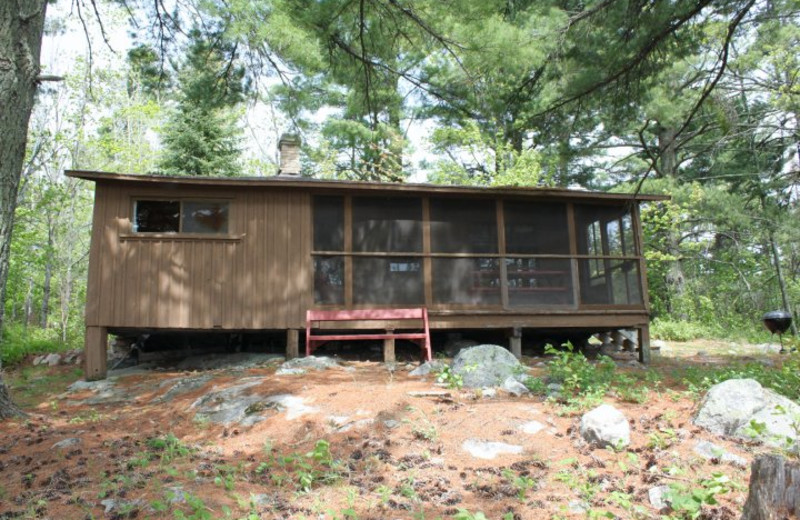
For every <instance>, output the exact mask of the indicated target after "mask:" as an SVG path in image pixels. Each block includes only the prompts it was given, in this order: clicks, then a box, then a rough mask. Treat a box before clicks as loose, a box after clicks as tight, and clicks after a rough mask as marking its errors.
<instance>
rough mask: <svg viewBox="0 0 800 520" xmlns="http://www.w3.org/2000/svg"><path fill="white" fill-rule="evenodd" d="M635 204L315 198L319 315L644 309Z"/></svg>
mask: <svg viewBox="0 0 800 520" xmlns="http://www.w3.org/2000/svg"><path fill="white" fill-rule="evenodd" d="M635 208H636V205H635V204H625V203H624V202H621V201H614V203H610V204H609V203H594V202H583V201H581V202H573V201H553V199H547V200H542V199H534V198H526V199H522V198H513V197H492V198H488V197H473V198H465V197H455V196H434V195H430V196H427V195H423V196H419V195H417V196H407V195H394V194H392V196H376V195H353V194H343V195H316V196H314V197H313V200H312V209H313V247H312V257H313V271H314V282H313V285H314V305H315V307H318V308H360V307H384V306H417V305H419V306H421V305H424V306H426V307H428V308H429V309H432V310H437V309H439V310H464V311H465V312H466V311H470V310H473V311H487V312H492V313H504V312H515V313H519V312H530V313H539V312H543V311H545V310H549V309H562V310H565V311H570V310H571V311H580V310H592V309H595V310H596V309H599V308H617V309H631V310H634V309H636V310H641V309H644V307H645V304H644V302H643V298H642V276H641V273H642V265H643V262H642V256H641V245H640V244H639V238H638V237H639V232H638V219H637V215H636V213H635V211H636V209H635Z"/></svg>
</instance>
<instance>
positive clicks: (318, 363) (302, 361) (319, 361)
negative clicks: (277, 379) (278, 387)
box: [275, 356, 339, 376]
mask: <svg viewBox="0 0 800 520" xmlns="http://www.w3.org/2000/svg"><path fill="white" fill-rule="evenodd" d="M337 366H339V363H337V362H336V360H335V359H333V358H329V357H325V356H319V357H317V356H306V357H301V358H294V359H290V360H289V361H287V362H286V363H284V364H282V365H281V366H280V367H278V370H276V371H275V375H279V376H280V375H291V374H305V373H306V371H308V370H327V369H328V368H333V367H337Z"/></svg>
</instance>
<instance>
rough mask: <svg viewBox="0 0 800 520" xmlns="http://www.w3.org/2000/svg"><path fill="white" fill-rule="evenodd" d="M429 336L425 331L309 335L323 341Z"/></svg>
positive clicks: (419, 337) (422, 337)
mask: <svg viewBox="0 0 800 520" xmlns="http://www.w3.org/2000/svg"><path fill="white" fill-rule="evenodd" d="M427 337H428V336H426V335H425V333H424V332H420V333H400V334H327V335H324V336H318V335H316V334H312V335H311V336H309V338H310V339H312V340H323V341H339V340H344V339H390V338H394V339H425V338H427Z"/></svg>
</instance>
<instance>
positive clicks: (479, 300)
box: [433, 258, 500, 305]
mask: <svg viewBox="0 0 800 520" xmlns="http://www.w3.org/2000/svg"><path fill="white" fill-rule="evenodd" d="M433 301H434V302H436V303H460V304H467V305H500V262H499V260H498V259H497V258H434V259H433Z"/></svg>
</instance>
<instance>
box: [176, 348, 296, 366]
mask: <svg viewBox="0 0 800 520" xmlns="http://www.w3.org/2000/svg"><path fill="white" fill-rule="evenodd" d="M276 359H283V356H281V355H278V354H263V353H260V352H235V353H232V354H207V355H204V356H190V357H187V358H185V359H183V360H181V361H180V362H179V363H178V364H177V366H176V368H177V369H178V370H218V369H221V368H234V369H236V368H239V369H245V368H253V367H257V366H259V365H264V364H267V363H270V362H272V361H274V360H276Z"/></svg>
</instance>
